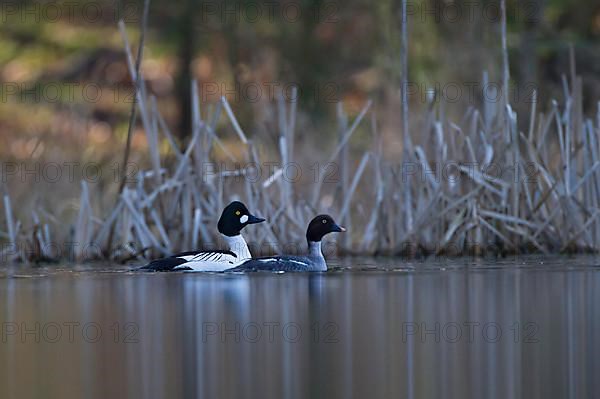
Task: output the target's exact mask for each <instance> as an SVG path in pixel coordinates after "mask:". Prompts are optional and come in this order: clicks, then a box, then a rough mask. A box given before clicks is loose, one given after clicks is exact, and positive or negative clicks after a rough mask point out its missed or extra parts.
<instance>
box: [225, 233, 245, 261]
mask: <svg viewBox="0 0 600 399" xmlns="http://www.w3.org/2000/svg"><path fill="white" fill-rule="evenodd" d="M223 239H224V240H225V242H226V243H227V245H229V250H230V251H231V252H233V253H234V254H236V256H237V257H238V260H240V259H250V258H252V255H251V254H250V250H249V249H248V244H246V240H244V237H242V235H241V234H238V235H237V236H232V237H230V236H226V235H224V234H223Z"/></svg>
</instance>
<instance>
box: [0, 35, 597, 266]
mask: <svg viewBox="0 0 600 399" xmlns="http://www.w3.org/2000/svg"><path fill="white" fill-rule="evenodd" d="M403 31H404V32H406V30H404V29H403ZM121 32H122V34H123V39H124V42H125V46H126V53H127V63H128V67H129V72H130V74H131V76H132V78H133V81H134V82H136V88H137V97H136V104H135V108H134V109H133V110H132V115H133V117H132V123H133V121H134V120H135V115H136V113H138V114H139V117H140V119H141V122H142V125H143V128H144V130H145V134H146V135H147V141H148V143H149V151H150V153H149V154H148V158H149V160H150V163H151V168H150V169H149V170H145V171H142V172H140V173H139V174H138V176H137V181H136V183H135V184H129V185H125V184H124V185H123V186H122V187H121V189H120V190H119V194H118V198H117V200H116V203H115V206H114V207H113V209H112V210H111V211H110V212H108V213H107V214H106V215H95V214H94V213H93V207H92V204H91V198H92V195H91V194H90V189H89V187H88V185H87V184H86V183H85V182H82V184H81V198H80V201H79V212H78V215H77V219H76V221H75V223H74V224H73V226H72V227H71V229H70V232H69V234H68V235H67V236H68V237H69V238H70V239H71V240H73V241H76V242H78V243H79V245H78V246H77V247H76V248H75V250H74V251H73V253H72V254H70V256H72V257H73V258H74V259H76V260H78V261H84V260H90V259H112V260H120V261H127V260H133V259H136V260H142V259H143V258H150V257H154V256H159V255H168V254H172V253H174V252H177V251H181V250H190V249H196V248H207V247H215V246H218V245H219V240H218V237H217V236H218V234H217V231H216V227H215V226H216V223H217V220H218V217H219V215H220V212H221V210H222V209H223V207H224V206H225V205H226V204H227V203H228V202H229V201H230V200H232V199H240V200H242V201H244V202H245V203H246V204H247V205H248V207H249V209H250V210H252V211H255V212H256V213H257V214H259V215H261V216H263V217H265V218H266V219H267V222H266V223H263V224H261V225H257V226H253V227H252V229H253V234H252V235H251V236H248V238H249V241H250V242H251V246H252V250H253V251H254V254H256V255H258V254H264V253H277V252H281V251H285V250H289V248H290V245H291V244H295V245H296V246H295V247H296V248H300V249H302V248H303V247H304V240H305V239H304V233H305V228H306V225H307V223H308V221H309V220H310V219H311V218H312V217H313V216H314V215H315V214H317V213H322V212H327V213H330V214H332V215H333V216H334V218H335V219H336V220H337V221H338V222H339V223H341V224H344V225H347V227H348V228H349V230H350V231H349V233H347V234H346V235H345V236H343V238H340V239H339V242H338V245H337V246H336V250H337V252H339V253H343V254H354V255H409V256H415V255H419V254H426V255H429V254H452V255H465V254H470V255H485V254H494V255H496V254H505V253H529V252H541V253H559V252H596V251H598V250H600V221H599V220H598V216H599V215H600V204H599V198H600V170H599V169H600V158H599V157H600V155H599V153H600V104H599V106H598V113H597V115H596V117H595V119H594V118H587V117H585V116H584V114H583V106H582V103H583V99H582V81H581V79H580V78H579V77H577V76H576V74H575V71H574V70H572V71H571V74H570V76H569V77H564V79H563V84H564V101H562V102H561V103H559V102H557V101H554V102H552V107H551V109H550V110H549V112H545V113H544V112H539V111H538V103H539V101H538V98H537V95H534V96H533V101H532V103H531V109H530V110H529V112H528V113H527V114H526V115H517V113H516V112H515V111H514V110H513V107H512V106H511V104H510V103H509V102H508V100H507V99H505V100H502V101H491V100H486V99H485V98H483V100H482V101H483V103H482V106H481V109H477V108H475V107H470V108H468V109H467V110H466V112H465V113H464V116H463V117H462V118H461V119H460V120H458V121H452V120H450V119H449V118H447V117H446V116H445V112H444V106H443V104H437V103H435V102H434V101H433V99H432V101H431V103H430V104H427V106H426V107H425V108H426V111H425V113H424V114H423V115H421V116H419V117H418V118H417V117H413V118H414V120H418V122H414V123H412V124H411V125H410V126H411V127H410V128H409V124H408V115H409V109H408V100H407V98H406V92H405V90H403V91H402V99H403V109H402V115H403V116H404V118H403V119H404V121H403V125H404V127H403V128H402V129H399V134H402V135H403V146H404V148H403V156H402V158H401V159H394V160H390V159H387V158H386V157H384V154H383V140H382V138H381V134H380V132H379V131H378V126H377V115H376V113H375V111H374V110H373V104H372V102H371V101H368V102H367V103H366V104H365V105H364V107H363V108H362V110H361V111H360V112H359V113H358V115H357V116H356V117H355V118H354V119H351V118H350V117H349V116H348V115H347V114H346V113H345V111H344V107H343V104H339V105H338V113H337V114H338V130H339V139H338V143H337V145H336V146H335V148H334V149H333V151H331V153H330V155H329V157H328V159H327V162H324V163H322V165H327V164H328V163H329V162H334V163H336V164H337V165H338V166H339V167H340V170H339V179H338V182H337V183H336V187H335V188H334V190H333V193H334V201H333V202H332V203H331V204H325V205H324V203H323V202H322V201H321V199H322V197H323V195H324V192H325V189H324V186H323V181H322V180H318V181H315V182H313V183H311V185H309V186H307V185H300V184H296V183H295V182H292V181H290V180H289V179H286V178H285V177H284V173H283V171H282V168H277V169H276V170H274V172H273V173H272V174H271V175H269V176H264V177H262V178H261V180H260V181H258V182H256V181H251V180H250V179H245V178H243V177H244V176H245V175H246V174H247V173H248V172H249V171H248V170H247V169H246V168H240V169H237V170H229V171H218V172H216V173H212V174H210V176H207V175H206V170H205V167H206V165H208V164H211V163H215V162H217V160H216V159H215V158H214V155H213V154H214V152H215V151H214V150H215V149H217V150H218V151H219V152H220V153H222V154H225V156H226V157H227V158H228V159H230V160H231V161H232V162H234V161H235V162H240V163H243V164H244V163H246V164H248V163H253V164H258V165H263V164H265V163H266V160H264V159H261V158H260V156H259V151H257V147H258V146H259V145H260V137H258V138H254V139H253V140H251V139H250V138H249V137H248V135H247V134H246V133H245V131H244V129H243V126H242V125H241V124H240V123H239V122H238V120H237V119H236V116H235V114H234V112H233V109H232V107H231V106H230V104H229V103H228V101H227V99H226V98H225V97H223V98H222V99H221V101H220V102H219V103H218V104H216V105H215V106H213V107H207V106H205V104H201V102H200V98H201V96H200V93H199V92H198V85H197V84H196V82H191V88H192V103H193V110H194V112H193V124H192V126H193V131H192V133H191V138H190V140H189V141H188V142H187V145H186V146H185V148H179V146H178V145H177V140H176V139H175V138H174V136H173V134H172V133H171V132H170V131H169V129H168V127H167V124H166V123H165V119H164V118H163V116H162V115H161V112H160V110H159V109H158V107H157V102H156V100H155V99H154V98H153V97H152V96H149V95H148V94H147V90H146V87H145V85H144V79H143V78H142V76H141V74H142V73H143V71H141V70H140V67H139V66H140V57H141V56H142V53H141V51H139V52H138V58H137V59H135V58H134V57H133V55H132V52H131V48H130V45H129V41H128V40H127V37H126V33H125V29H124V27H123V25H121ZM405 35H406V33H405ZM505 35H506V31H505V29H503V35H502V36H503V38H502V49H503V54H504V57H505V58H504V61H503V64H504V66H503V70H504V77H503V78H504V82H505V83H506V82H508V79H509V76H508V59H507V55H506V54H507V53H506V37H505ZM142 37H143V35H142ZM405 46H406V43H405V44H404V45H403V48H404V54H406V47H405ZM401 63H402V64H403V67H402V69H403V71H404V73H405V74H406V73H407V67H406V64H407V60H406V56H403V59H402V60H401ZM405 76H406V75H405ZM486 79H487V76H486V75H485V74H484V76H483V80H484V81H486ZM405 83H406V80H405ZM505 87H508V85H507V84H506V85H505ZM294 97H295V96H294ZM505 97H506V96H505ZM201 110H204V112H201ZM276 110H277V115H276V117H277V128H278V133H279V146H278V150H279V151H278V152H279V153H278V157H279V159H278V160H277V161H278V162H279V163H280V164H281V165H287V164H289V163H291V162H293V161H294V156H295V154H294V148H295V141H296V140H297V137H296V136H297V134H296V119H297V118H296V116H297V113H298V110H297V102H295V101H292V102H289V103H286V101H285V100H284V98H283V97H281V98H279V100H278V101H277V104H276ZM222 118H227V119H228V121H229V122H230V124H231V126H232V128H233V131H235V133H236V134H237V136H238V139H239V143H240V145H241V146H242V147H243V148H244V152H243V155H242V159H239V155H238V156H235V155H233V154H232V153H231V152H230V151H229V149H228V147H227V146H226V145H225V144H224V143H223V141H222V140H221V139H220V138H219V135H218V132H217V123H218V122H219V121H220V120H221V119H222ZM519 118H521V119H524V120H526V121H528V129H527V130H525V131H522V130H519V128H518V125H519V124H518V123H517V122H518V121H519ZM359 129H362V130H369V131H370V133H371V137H372V146H371V148H370V149H369V150H367V151H364V152H363V153H362V154H358V156H356V154H352V153H351V152H350V151H348V145H349V143H350V142H351V141H352V138H353V136H354V134H355V132H356V131H357V130H359ZM409 130H410V131H409ZM417 132H418V133H417ZM409 133H412V134H409ZM163 142H166V143H168V145H169V147H170V157H169V159H171V160H174V161H167V160H166V159H164V157H161V154H160V152H159V147H160V144H161V143H163ZM128 151H129V150H128ZM125 159H127V152H126V158H125ZM269 161H273V160H271V159H270V160H269ZM329 191H330V193H329V194H331V190H329ZM3 206H4V226H5V228H3V230H4V232H3V233H2V234H3V236H4V237H5V239H6V240H7V241H8V242H9V244H10V245H9V246H8V247H5V248H3V251H2V255H3V256H4V257H5V259H6V258H8V259H11V260H24V261H27V260H40V259H53V258H55V257H56V256H57V253H56V252H57V251H56V250H55V249H56V248H55V247H54V246H53V245H51V244H52V243H53V242H56V241H57V237H61V239H65V232H64V230H65V229H64V225H62V224H60V223H55V224H54V226H51V224H50V223H48V222H41V221H40V218H39V217H38V216H37V214H36V213H35V212H32V219H31V226H32V227H30V228H27V229H25V228H24V227H23V226H24V223H25V222H23V223H22V222H21V221H20V220H17V219H16V218H15V215H14V212H13V209H12V206H13V205H12V204H11V199H10V197H9V196H8V195H6V196H5V197H4V199H3ZM61 228H62V230H61ZM292 246H294V245H292Z"/></svg>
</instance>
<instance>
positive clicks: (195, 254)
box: [139, 201, 265, 272]
mask: <svg viewBox="0 0 600 399" xmlns="http://www.w3.org/2000/svg"><path fill="white" fill-rule="evenodd" d="M264 221H265V219H263V218H259V217H256V216H254V215H252V214H251V213H250V212H249V211H248V208H246V206H245V205H244V204H242V203H241V202H239V201H234V202H232V203H231V204H229V205H227V206H226V207H225V209H223V213H222V214H221V218H220V219H219V223H218V224H217V228H218V230H219V233H221V235H222V236H223V238H224V239H225V241H226V242H227V244H228V245H229V250H228V251H223V250H212V251H189V252H182V253H180V254H177V255H173V256H170V257H168V258H162V259H156V260H153V261H152V262H150V263H149V264H147V265H146V266H144V267H142V268H140V269H139V270H148V271H159V272H166V271H179V270H192V271H198V272H222V271H224V270H227V269H231V268H233V267H235V266H238V265H240V264H241V263H242V262H244V261H246V260H248V259H250V258H252V255H251V254H250V250H249V249H248V245H247V244H246V240H244V237H242V234H241V230H242V229H243V228H244V227H246V226H248V225H249V224H254V223H261V222H264Z"/></svg>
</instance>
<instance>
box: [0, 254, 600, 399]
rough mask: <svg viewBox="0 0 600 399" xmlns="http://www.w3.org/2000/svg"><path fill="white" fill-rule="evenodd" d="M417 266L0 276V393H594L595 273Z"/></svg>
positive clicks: (597, 389)
mask: <svg viewBox="0 0 600 399" xmlns="http://www.w3.org/2000/svg"><path fill="white" fill-rule="evenodd" d="M561 262H562V261H561ZM569 262H571V261H569ZM558 263H560V262H558ZM492 266H494V265H492ZM569 266H573V264H572V263H569ZM417 269H419V271H406V270H405V271H399V272H389V271H368V272H366V271H364V272H351V271H343V272H329V273H324V274H311V275H309V274H281V275H278V274H254V275H219V274H202V275H201V274H189V273H187V274H186V273H177V274H141V273H101V272H97V271H81V272H70V271H60V272H54V271H51V272H40V271H35V272H32V273H31V274H28V275H27V276H26V275H25V273H23V271H22V270H19V271H17V272H14V270H13V271H7V272H6V273H5V274H4V276H3V277H2V279H0V301H1V302H0V303H1V304H0V316H1V320H2V331H1V333H2V336H1V337H0V338H1V342H0V359H1V360H0V387H1V388H0V390H1V391H0V396H1V397H2V398H19V399H20V398H34V397H44V398H82V397H85V398H109V397H110V398H119V397H143V398H163V397H206V398H217V397H219V398H226V397H231V398H245V397H248V398H254V397H256V398H305V397H313V398H319V397H322V398H331V397H344V398H347V397H354V398H389V397H403V398H411V397H413V398H423V397H432V398H467V397H472V398H521V397H523V398H553V397H556V398H567V397H570V398H585V397H590V398H591V397H594V396H596V395H597V394H598V393H600V381H599V380H598V378H597V376H598V375H600V290H599V287H600V274H599V273H598V272H597V271H596V269H595V268H594V267H578V268H573V267H569V268H567V267H566V266H561V265H560V264H558V265H554V266H552V267H544V268H534V267H514V266H511V267H509V266H499V267H495V266H494V267H462V266H461V265H458V266H457V267H450V268H447V269H445V270H441V269H428V268H419V267H417Z"/></svg>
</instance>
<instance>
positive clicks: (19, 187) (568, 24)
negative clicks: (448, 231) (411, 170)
mask: <svg viewBox="0 0 600 399" xmlns="http://www.w3.org/2000/svg"><path fill="white" fill-rule="evenodd" d="M399 3H400V2H399V1H390V0H378V1H376V2H373V1H371V0H345V1H343V2H338V1H328V0H293V1H277V2H269V1H258V2H244V1H237V0H229V1H219V0H209V1H195V0H182V1H165V0H152V2H151V8H150V19H149V26H148V37H147V38H146V52H145V55H144V61H143V64H142V71H143V73H144V77H145V79H146V82H147V86H148V88H149V90H151V92H152V93H151V94H153V95H155V96H156V98H157V101H158V107H159V108H160V109H161V112H162V114H163V115H164V116H165V119H166V122H167V124H168V126H169V127H170V129H171V131H172V132H173V133H174V135H175V136H176V137H177V138H178V140H180V145H184V144H185V143H186V140H187V139H189V135H190V130H191V126H190V120H191V118H190V113H191V104H190V83H189V82H190V79H195V80H197V82H198V84H199V87H200V91H201V99H202V100H203V104H202V107H205V106H206V105H207V104H208V105H210V104H214V103H216V102H217V101H218V100H219V97H220V96H221V95H226V96H227V97H228V99H229V101H230V103H231V104H232V107H233V108H234V111H235V113H236V115H237V117H238V119H239V121H240V124H241V125H242V126H243V127H244V130H245V131H246V133H247V134H248V135H249V136H250V138H259V137H260V138H261V140H262V143H266V144H268V143H269V142H270V143H272V144H273V146H276V140H277V133H278V132H277V125H276V123H274V122H273V121H274V120H276V117H274V114H275V113H274V109H275V108H276V101H275V95H273V94H272V93H271V89H270V88H273V87H274V88H276V90H275V93H278V92H279V91H278V90H279V89H281V88H283V89H286V90H287V93H288V95H289V93H290V90H289V88H290V85H296V86H298V87H299V89H300V93H301V95H300V97H299V100H300V106H299V110H300V111H299V115H298V131H299V135H300V145H299V146H298V147H297V148H296V152H297V153H299V154H305V153H307V152H308V151H307V150H308V149H310V150H311V151H312V152H314V144H315V143H317V142H318V144H319V145H321V144H322V143H329V142H330V141H332V140H334V139H335V138H336V135H337V127H336V124H335V114H336V105H335V103H336V102H338V101H343V102H344V106H345V108H346V110H347V112H348V113H349V114H350V115H353V114H356V113H357V112H358V111H359V110H360V109H361V108H362V106H363V105H364V103H365V102H366V101H367V99H373V100H374V107H375V109H376V112H377V115H378V120H379V128H380V131H381V133H382V135H383V137H384V139H385V140H386V141H385V142H386V146H385V153H386V155H387V156H389V157H394V156H397V155H398V154H400V153H401V146H402V144H401V143H402V140H401V132H400V126H401V123H399V115H400V112H399V110H400V105H399V82H400V72H399V71H400V63H399V60H400V54H399V48H400V16H399V7H400V4H399ZM142 6H143V5H142V2H140V1H113V0H107V1H99V0H95V1H85V0H76V1H57V2H54V1H53V2H44V1H29V0H27V1H18V2H16V1H15V2H10V1H8V2H3V4H2V7H1V13H0V18H1V19H2V24H1V28H0V80H1V81H2V85H1V88H0V90H1V92H2V95H1V98H2V102H1V105H0V132H1V134H0V159H2V161H3V162H25V163H30V162H33V163H35V162H46V163H47V162H63V161H65V160H69V161H71V162H76V161H81V162H86V161H93V162H97V163H99V164H100V165H101V166H102V167H104V168H105V170H104V172H105V173H103V178H102V179H101V181H99V182H98V183H99V184H100V187H101V188H103V187H104V189H105V190H106V191H107V192H114V190H115V188H114V187H115V184H112V183H114V179H113V177H114V176H113V174H111V173H110V172H109V171H110V170H111V166H110V165H113V164H114V162H118V161H120V160H121V158H122V153H123V148H124V143H125V140H126V134H127V122H128V115H129V110H130V108H131V100H132V98H133V97H132V95H133V87H132V82H131V78H130V75H129V73H128V69H127V64H126V61H125V53H124V51H123V42H122V39H121V36H120V34H119V30H118V27H117V21H118V20H119V19H120V18H122V19H124V20H125V22H126V25H127V29H128V33H129V37H130V40H131V45H132V47H134V48H135V46H136V45H137V43H138V40H139V22H140V19H141V15H142V8H143V7H142ZM507 8H508V13H507V15H508V29H509V35H508V48H509V56H510V70H511V79H512V82H511V88H512V92H513V93H512V94H513V97H512V101H513V102H514V103H515V107H516V108H517V109H519V108H521V110H523V109H525V110H526V109H528V107H529V105H528V101H527V100H528V99H529V98H530V96H531V89H532V88H533V87H535V88H536V89H537V91H538V98H539V104H540V108H541V109H542V110H543V109H547V108H548V107H549V105H550V103H551V100H552V99H553V98H556V99H557V100H558V101H561V99H562V98H564V96H563V81H562V78H561V74H568V73H569V70H570V67H571V65H570V51H571V49H572V50H573V54H574V56H575V57H574V59H575V61H576V63H575V65H576V68H577V74H579V75H581V76H582V77H583V82H584V95H583V97H584V98H585V99H586V101H587V102H586V103H585V104H584V108H585V111H586V113H587V114H592V113H595V109H596V101H597V100H598V99H599V98H600V41H599V40H598V39H599V38H600V3H598V2H597V1H596V0H576V1H575V0H571V1H569V0H533V1H508V2H507ZM409 21H410V22H409V31H410V42H409V47H410V48H409V51H410V52H409V63H410V65H409V71H410V73H409V81H410V82H411V84H414V86H415V87H416V88H417V90H416V92H415V93H412V94H411V96H410V103H411V111H415V112H414V114H416V112H417V111H418V110H419V109H421V108H425V107H426V106H427V102H426V101H425V97H426V90H427V88H431V87H433V88H436V87H438V88H442V91H443V88H445V87H448V85H452V84H458V85H459V86H460V87H461V88H462V89H464V90H466V88H467V87H469V85H470V84H471V85H472V84H473V83H480V82H481V81H482V76H483V73H484V71H487V72H488V73H489V80H490V81H492V82H497V83H498V84H501V68H500V66H501V65H502V63H501V45H500V17H499V3H498V2H496V1H475V2H473V1H466V0H465V1H463V0H460V1H441V0H416V1H411V2H409ZM134 54H135V52H134ZM479 94H480V93H478V95H475V96H474V97H472V96H469V95H467V94H466V92H464V93H463V94H462V95H461V96H460V97H459V98H458V100H457V101H451V102H449V104H447V106H444V109H445V111H444V112H447V113H448V115H455V116H456V118H460V116H461V115H462V113H463V112H464V110H465V107H466V106H468V105H479V104H478V103H479V97H480V95H479ZM203 109H205V108H203ZM412 114H413V112H411V115H412ZM519 122H520V123H527V121H525V120H520V121H519ZM220 129H221V132H220V134H222V135H223V139H224V141H225V143H226V144H229V145H230V146H231V148H232V151H235V143H236V141H237V137H236V135H235V133H233V131H232V130H231V128H230V127H227V126H226V123H225V121H223V124H222V126H220ZM412 134H413V135H418V132H415V131H413V132H412ZM367 135H368V133H367V132H364V134H363V136H367ZM360 137H361V136H360V132H359V133H358V134H357V138H356V139H353V144H352V145H353V146H354V147H355V148H357V149H358V150H363V149H364V148H360V147H361V146H363V147H364V146H366V145H369V144H366V143H370V140H368V139H367V138H364V139H363V140H361V138H360ZM146 146H147V143H146V137H145V135H144V134H143V131H142V129H141V124H139V125H138V128H137V129H136V131H135V135H134V137H133V154H132V161H134V162H140V163H144V162H145V159H146V153H147V152H146V151H144V149H145V147H146ZM164 148H165V152H166V151H167V150H168V146H166V145H165V147H164ZM263 148H268V146H264V147H263ZM319 148H322V147H319ZM261 150H263V151H266V150H264V149H261ZM317 152H318V150H317ZM78 177H79V176H75V178H74V179H73V181H74V182H75V184H77V181H78ZM73 181H69V182H68V183H69V184H71V185H72V184H73ZM2 183H3V184H1V185H0V187H1V190H2V191H6V190H10V191H11V196H12V197H13V198H17V200H16V201H15V202H16V203H17V206H16V207H17V209H18V208H19V206H26V205H28V203H31V202H32V201H38V202H39V201H41V202H44V201H46V202H47V201H55V200H53V199H52V200H50V199H48V195H47V193H48V191H54V192H56V191H61V190H60V189H58V190H57V186H56V185H55V184H54V185H52V186H50V185H48V186H47V187H46V189H47V190H48V191H44V182H43V181H41V182H37V183H38V186H39V187H41V188H42V189H41V190H40V191H39V192H40V193H42V194H40V195H33V196H32V195H30V194H31V193H30V192H29V191H28V190H29V189H30V185H28V184H22V183H23V182H22V181H17V182H13V184H14V185H13V186H10V184H11V182H6V181H3V182H2ZM70 191H72V194H73V197H76V196H77V195H78V190H77V186H72V190H70V189H68V188H66V187H65V188H64V191H63V195H66V196H68V194H69V192H70ZM20 194H21V195H20ZM25 194H29V195H25ZM111 201H112V200H111ZM109 202H110V201H109ZM29 205H31V204H29ZM48 205H49V204H48ZM52 205H54V206H55V205H56V204H52ZM66 206H67V207H68V205H66Z"/></svg>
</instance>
